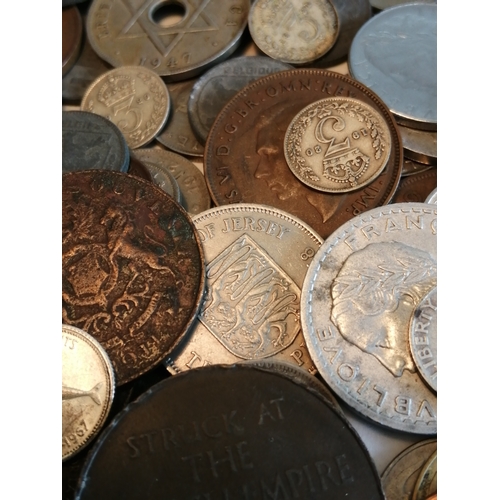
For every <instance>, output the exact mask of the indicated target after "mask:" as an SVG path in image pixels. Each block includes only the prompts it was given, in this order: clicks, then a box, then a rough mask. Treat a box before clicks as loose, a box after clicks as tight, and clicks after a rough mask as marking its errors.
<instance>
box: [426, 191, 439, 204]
mask: <svg viewBox="0 0 500 500" xmlns="http://www.w3.org/2000/svg"><path fill="white" fill-rule="evenodd" d="M437 201H438V192H437V188H436V189H434V190H433V191H431V193H430V194H429V196H427V198H426V200H425V203H432V204H434V205H437Z"/></svg>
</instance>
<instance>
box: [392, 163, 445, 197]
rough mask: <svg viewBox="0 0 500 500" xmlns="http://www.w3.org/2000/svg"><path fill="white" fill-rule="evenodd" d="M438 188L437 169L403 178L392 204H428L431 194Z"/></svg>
mask: <svg viewBox="0 0 500 500" xmlns="http://www.w3.org/2000/svg"><path fill="white" fill-rule="evenodd" d="M436 188H437V168H436V167H431V168H429V169H425V170H423V171H421V172H417V173H415V174H412V175H407V176H405V177H402V178H401V181H400V182H399V186H398V188H397V189H396V192H395V193H394V196H393V198H392V201H391V203H401V202H415V201H417V202H419V203H424V202H426V199H427V197H428V196H429V194H430V193H431V192H432V191H433V190H434V189H436Z"/></svg>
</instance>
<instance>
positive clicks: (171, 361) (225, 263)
mask: <svg viewBox="0 0 500 500" xmlns="http://www.w3.org/2000/svg"><path fill="white" fill-rule="evenodd" d="M193 222H194V225H195V226H196V228H197V230H198V234H199V235H200V238H201V241H202V245H203V252H204V255H205V262H206V266H207V273H206V278H207V279H206V289H205V296H204V299H203V304H202V308H201V310H200V312H199V314H198V317H197V321H196V323H195V324H194V325H193V327H192V328H191V330H190V332H189V333H188V335H186V337H185V338H184V341H183V342H182V343H181V344H179V346H178V348H177V349H175V350H174V351H172V353H171V354H170V356H169V357H168V358H167V359H166V362H165V364H166V366H167V369H168V370H169V371H170V372H171V373H174V374H175V373H179V372H181V371H186V370H189V369H191V368H197V367H200V366H204V365H208V364H232V363H235V362H238V361H243V360H259V359H264V358H265V359H268V360H271V361H273V360H277V361H286V362H289V363H292V364H293V365H294V366H297V367H298V368H300V369H302V370H306V371H308V372H309V373H316V368H315V367H314V364H313V363H312V361H311V358H310V356H309V353H308V352H307V348H306V347H305V343H304V338H303V335H302V331H301V324H300V294H301V288H302V282H303V279H304V276H305V274H306V271H307V269H308V267H309V263H310V262H311V259H312V258H313V256H314V254H315V253H316V251H317V250H318V248H319V247H320V245H321V243H322V242H323V240H322V238H321V237H320V236H319V235H318V234H317V233H316V232H315V231H314V230H313V229H311V228H310V227H309V226H307V225H306V224H305V223H304V222H302V221H301V220H299V219H298V218H297V217H294V216H292V215H290V214H288V213H286V212H284V211H281V210H278V209H275V208H273V207H268V206H265V205H257V204H244V203H242V204H240V203H238V204H234V205H230V206H223V207H217V208H212V209H210V210H207V211H205V212H202V213H200V214H198V215H196V216H195V217H193Z"/></svg>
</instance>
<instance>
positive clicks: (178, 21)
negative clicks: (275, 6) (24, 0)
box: [87, 0, 250, 81]
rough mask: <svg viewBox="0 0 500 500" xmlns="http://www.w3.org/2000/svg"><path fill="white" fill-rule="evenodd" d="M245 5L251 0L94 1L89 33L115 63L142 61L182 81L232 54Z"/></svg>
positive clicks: (97, 48) (96, 47)
mask: <svg viewBox="0 0 500 500" xmlns="http://www.w3.org/2000/svg"><path fill="white" fill-rule="evenodd" d="M249 9H250V0H178V1H175V2H161V1H158V0H125V1H122V0H95V1H94V2H92V5H91V6H90V10H89V14H88V19H87V33H88V37H89V40H90V43H91V44H92V47H93V48H94V50H95V51H96V52H97V54H99V55H100V56H101V57H102V58H103V59H104V60H106V61H108V62H109V63H110V64H111V65H113V66H115V67H117V66H131V65H134V66H136V65H137V66H144V67H145V68H148V69H150V70H152V71H155V72H156V73H157V74H159V75H162V76H165V78H166V79H168V80H169V81H174V80H185V79H187V78H191V77H193V76H196V75H198V74H200V73H202V72H203V71H204V70H206V69H207V68H208V67H210V66H212V65H213V64H216V63H217V62H220V61H221V60H223V59H225V58H227V57H229V56H230V55H231V54H232V53H233V51H234V50H235V49H236V47H237V45H238V42H239V39H240V37H241V34H242V33H243V30H244V29H245V27H246V23H247V17H248V11H249Z"/></svg>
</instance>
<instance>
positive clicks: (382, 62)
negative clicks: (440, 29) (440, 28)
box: [348, 3, 437, 131]
mask: <svg viewBox="0 0 500 500" xmlns="http://www.w3.org/2000/svg"><path fill="white" fill-rule="evenodd" d="M436 35H437V6H436V5H433V4H418V3H412V4H407V5H400V6H397V7H392V8H390V9H387V10H384V11H382V12H380V13H379V14H377V15H376V16H374V17H372V18H371V19H370V20H369V21H368V22H367V23H365V24H364V25H363V26H362V27H361V29H360V30H359V31H358V33H357V34H356V36H355V37H354V40H353V41H352V45H351V48H350V50H349V61H348V62H349V72H350V73H351V75H352V77H353V78H355V79H356V80H358V81H360V82H361V83H363V84H365V85H366V86H367V87H369V88H370V89H372V90H373V91H374V92H375V93H376V94H378V96H379V97H380V98H381V99H382V100H383V101H384V102H385V103H386V104H387V106H388V107H389V109H390V110H391V111H392V112H393V113H394V115H395V117H396V120H397V121H398V122H399V123H401V124H403V125H407V126H409V127H413V128H419V129H423V130H433V131H435V130H436V128H437V36H436Z"/></svg>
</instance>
